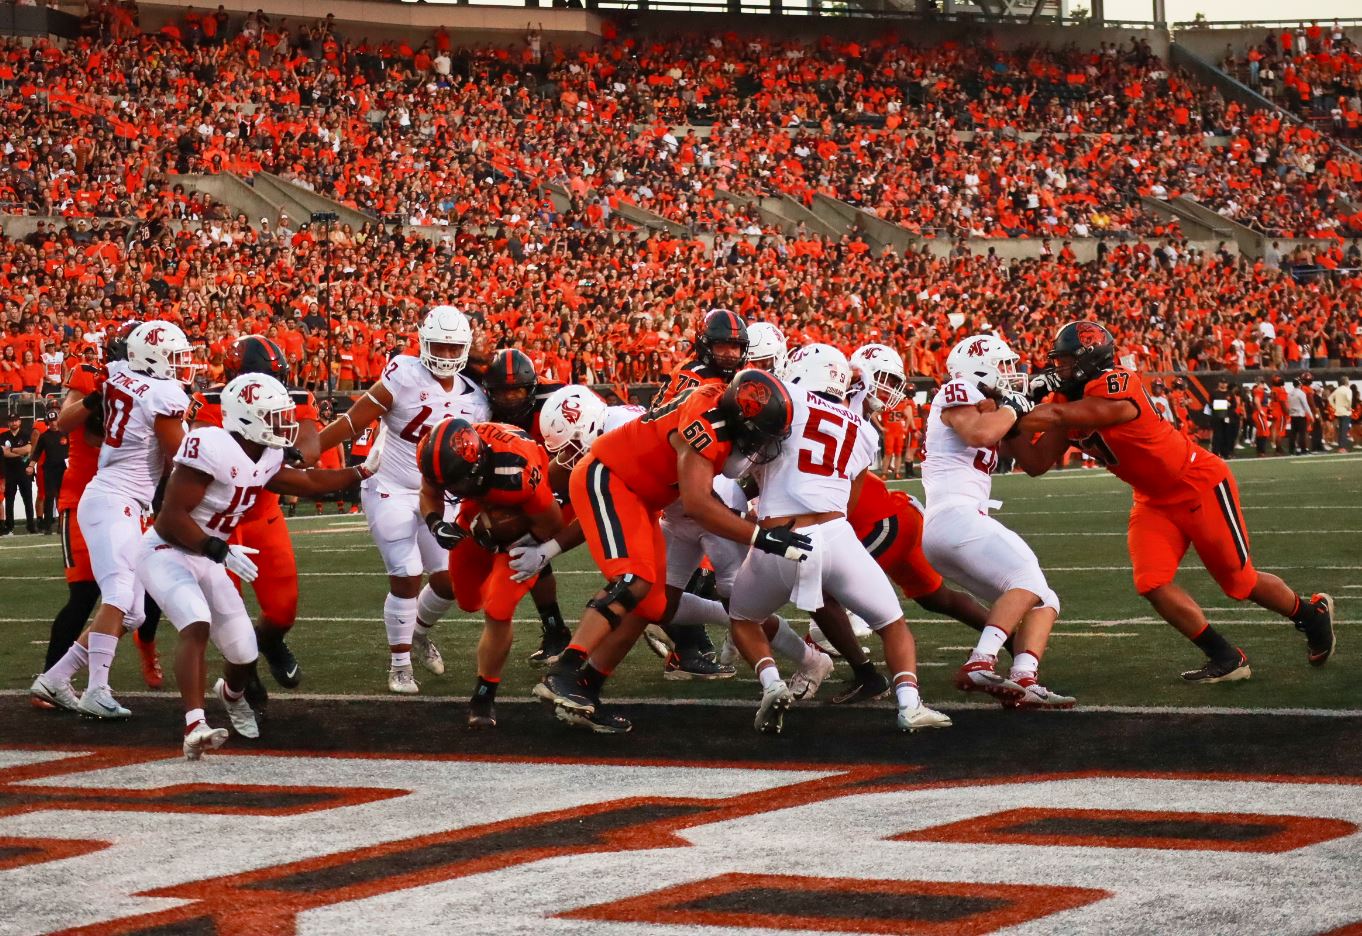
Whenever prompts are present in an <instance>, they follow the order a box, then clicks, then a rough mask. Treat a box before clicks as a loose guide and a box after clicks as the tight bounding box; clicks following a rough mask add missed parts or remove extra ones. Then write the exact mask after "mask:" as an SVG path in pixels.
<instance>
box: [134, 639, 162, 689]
mask: <svg viewBox="0 0 1362 936" xmlns="http://www.w3.org/2000/svg"><path fill="white" fill-rule="evenodd" d="M132 642H133V644H134V645H136V647H137V655H138V657H140V658H141V662H142V680H143V681H144V682H145V683H146V684H147V688H148V689H160V688H161V684H162V683H163V682H165V674H164V673H163V672H161V657H160V654H158V653H157V652H156V641H154V640H148V641H146V642H145V643H144V642H143V641H142V635H141V634H140V633H138V632H137V631H133V632H132Z"/></svg>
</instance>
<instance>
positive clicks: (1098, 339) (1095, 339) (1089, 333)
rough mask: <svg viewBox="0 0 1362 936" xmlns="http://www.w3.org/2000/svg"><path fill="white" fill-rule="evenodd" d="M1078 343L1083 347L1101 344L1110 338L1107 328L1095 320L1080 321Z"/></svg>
mask: <svg viewBox="0 0 1362 936" xmlns="http://www.w3.org/2000/svg"><path fill="white" fill-rule="evenodd" d="M1075 331H1077V332H1078V344H1079V346H1080V347H1083V348H1094V347H1098V346H1100V345H1101V344H1102V343H1103V342H1105V341H1106V340H1107V338H1108V335H1107V330H1106V329H1105V328H1103V327H1102V326H1101V325H1098V324H1096V323H1095V322H1079V323H1078V328H1077V329H1075Z"/></svg>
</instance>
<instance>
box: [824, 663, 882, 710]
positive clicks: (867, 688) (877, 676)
mask: <svg viewBox="0 0 1362 936" xmlns="http://www.w3.org/2000/svg"><path fill="white" fill-rule="evenodd" d="M891 688H893V687H892V686H890V685H889V680H888V679H886V678H885V676H884V674H883V673H881V672H880V671H879V670H876V671H875V672H874V673H871V674H869V675H867V676H866V678H865V679H861V678H860V677H859V676H856V675H855V674H852V677H851V680H850V681H849V682H846V683H843V684H842V689H841V690H840V691H839V692H838V693H837V695H835V696H833V697H832V703H833V705H849V704H850V703H852V702H875V701H877V700H879V699H883V698H884V697H885V696H887V695H889V690H890V689H891Z"/></svg>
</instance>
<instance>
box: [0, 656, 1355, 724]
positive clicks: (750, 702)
mask: <svg viewBox="0 0 1362 936" xmlns="http://www.w3.org/2000/svg"><path fill="white" fill-rule="evenodd" d="M971 649H972V648H971ZM1189 691H1195V690H1191V689H1189ZM27 695H28V690H27V689H0V698H6V697H8V698H19V697H23V696H27ZM179 697H180V695H179V693H177V692H151V691H148V690H145V689H144V690H129V691H126V692H124V691H120V692H119V693H118V698H120V699H125V698H126V699H178V698H179ZM272 698H274V699H276V700H288V701H295V700H296V701H298V702H389V703H392V704H395V705H406V704H408V703H417V704H420V703H425V704H427V705H440V704H445V705H463V704H464V698H463V696H462V695H453V696H430V695H424V696H423V695H411V696H394V695H391V694H389V695H374V694H369V695H342V694H339V693H321V692H316V693H313V692H280V693H279V694H278V695H275V696H273V697H272ZM497 702H498V703H501V702H507V703H510V704H523V705H528V704H531V703H533V704H536V705H543V704H544V703H542V702H540V701H539V700H538V699H536V698H534V697H533V696H501V695H498V696H497ZM610 703H611V704H612V705H676V706H689V707H695V706H707V707H710V708H746V709H750V708H754V707H755V706H756V704H757V700H756V699H755V698H752V699H675V698H666V697H663V696H620V697H619V698H612V699H610ZM931 705H932V708H936V709H943V710H946V711H952V712H963V711H998V705H997V703H996V702H932V703H931ZM807 707H812V706H807ZM818 707H820V708H832V707H833V706H832V705H831V704H830V703H822V704H821V705H819V706H818ZM846 708H884V709H885V710H886V711H887V710H888V707H887V706H885V705H884V704H883V703H879V702H862V703H856V704H854V705H848V706H846ZM1074 711H1075V712H1076V713H1079V714H1081V713H1083V712H1102V713H1107V714H1112V715H1178V716H1183V715H1261V716H1272V717H1280V716H1284V715H1285V716H1304V717H1309V718H1362V709H1320V708H1230V707H1228V706H1217V705H1186V706H1182V705H1083V704H1082V703H1081V702H1080V703H1079V706H1078V708H1077V709H1075V710H1074ZM1054 717H1055V718H1067V717H1068V716H1067V715H1058V714H1057V715H1055V716H1054Z"/></svg>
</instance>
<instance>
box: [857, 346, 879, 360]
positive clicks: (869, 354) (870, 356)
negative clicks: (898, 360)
mask: <svg viewBox="0 0 1362 936" xmlns="http://www.w3.org/2000/svg"><path fill="white" fill-rule="evenodd" d="M883 356H884V355H882V354H880V349H879V348H875V347H868V348H866V349H865V350H864V351H862V352H861V357H863V358H865V359H866V360H867V361H873V360H875V359H876V358H880V357H883Z"/></svg>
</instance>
